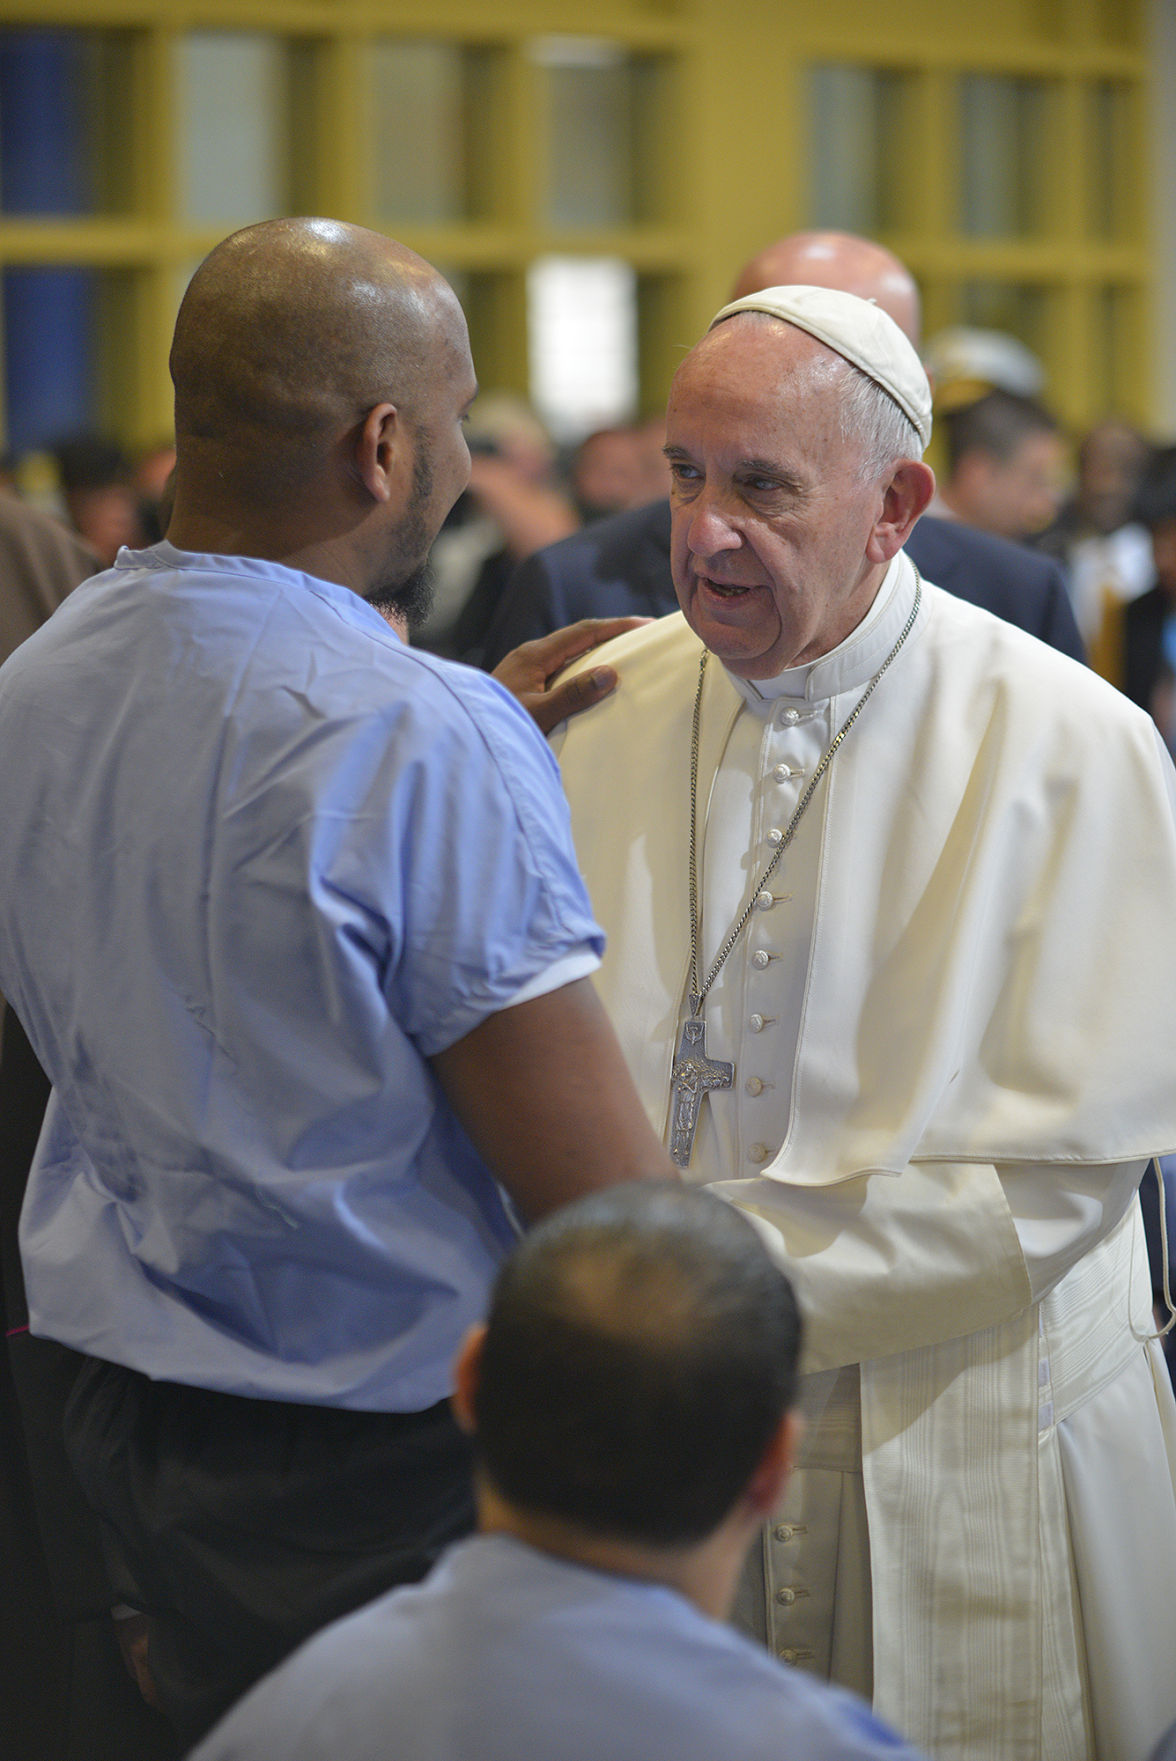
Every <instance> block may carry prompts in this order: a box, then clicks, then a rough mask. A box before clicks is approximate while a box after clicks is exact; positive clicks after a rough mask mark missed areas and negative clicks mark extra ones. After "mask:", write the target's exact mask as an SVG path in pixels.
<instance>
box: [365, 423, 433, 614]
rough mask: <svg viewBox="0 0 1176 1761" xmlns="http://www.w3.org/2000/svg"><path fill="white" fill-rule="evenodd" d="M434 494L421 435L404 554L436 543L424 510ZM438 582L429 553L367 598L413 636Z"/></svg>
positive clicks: (429, 462)
mask: <svg viewBox="0 0 1176 1761" xmlns="http://www.w3.org/2000/svg"><path fill="white" fill-rule="evenodd" d="M432 493H433V460H432V456H431V453H430V450H429V445H428V438H427V436H426V435H424V434H421V435H420V436H419V437H418V440H417V449H416V455H415V457H414V459H413V462H412V493H411V495H410V498H409V503H408V507H407V509H406V510H405V515H404V526H403V528H402V530H401V533H400V545H399V549H400V552H401V554H402V555H404V554H405V553H407V554H409V555H410V556H419V555H420V554H421V551H422V550H427V549H428V547H429V545H431V544H432V542H433V538H434V537H436V533H432V534H430V533H429V532H428V531H427V529H426V527H425V520H424V509H425V507H426V505H427V504H428V500H429V497H430V496H431V495H432ZM436 590H437V589H436V582H435V581H434V579H433V570H432V567H431V565H430V562H429V558H428V556H426V557H425V559H424V561H423V562H420V563H418V564H417V566H416V568H415V569H413V571H412V573H411V574H409V575H404V576H401V577H399V578H398V579H395V580H390V581H381V582H380V583H379V585H378V586H376V587H373V588H372V590H371V592H370V593H366V594H365V595H364V598H365V599H366V600H367V602H368V604H369V605H370V606H373V607H374V608H375V610H376V611H378V612H379V613H380V616H381V617H384V618H387V619H389V620H390V621H391V622H392V623H397V624H399V623H403V624H404V625H405V626H406V627H407V629H408V633H409V636H410V637H411V636H412V634H413V632H414V631H416V630H419V629H420V627H421V625H422V624H423V623H425V621H426V620H427V618H428V616H429V613H430V612H431V611H432V609H433V599H434V597H435V595H436Z"/></svg>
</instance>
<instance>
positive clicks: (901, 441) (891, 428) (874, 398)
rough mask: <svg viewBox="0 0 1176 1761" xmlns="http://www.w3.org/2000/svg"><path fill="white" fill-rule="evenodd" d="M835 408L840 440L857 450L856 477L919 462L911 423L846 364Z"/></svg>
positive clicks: (920, 448)
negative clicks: (905, 461) (908, 461)
mask: <svg viewBox="0 0 1176 1761" xmlns="http://www.w3.org/2000/svg"><path fill="white" fill-rule="evenodd" d="M845 369H846V370H845V372H844V374H843V375H842V384H841V400H840V408H839V412H838V413H839V416H840V424H841V438H842V439H843V440H844V441H846V442H856V444H857V445H858V447H859V448H860V450H861V459H860V461H859V464H858V478H859V480H860V481H861V482H865V481H866V480H867V479H868V478H871V477H880V476H882V474H883V473H884V472H885V471H886V470H888V469H889V467H890V466H891V465H895V464H897V463H898V461H899V460H900V459H921V458H922V456H923V444H922V442H921V440H920V439H919V436H918V432H917V430H916V428H915V425H914V423H913V422H912V421H911V420H910V418H909V416H907V415H906V414H905V413H904V412H903V411H902V410H900V409H899V407H898V405H897V404H896V403H895V401H894V399H893V398H892V397H891V396H890V394H889V392H886V391H883V389H882V387H881V386H880V385H877V384H875V382H874V380H872V379H870V378H869V377H868V376H867V375H866V374H865V373H863V372H861V371H860V369H859V368H857V367H855V366H853V365H852V363H851V362H849V361H846V363H845Z"/></svg>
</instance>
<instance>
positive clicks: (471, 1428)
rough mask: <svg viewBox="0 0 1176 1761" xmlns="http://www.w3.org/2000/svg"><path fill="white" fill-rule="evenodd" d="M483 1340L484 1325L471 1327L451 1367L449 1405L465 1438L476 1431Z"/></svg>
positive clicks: (484, 1333)
mask: <svg viewBox="0 0 1176 1761" xmlns="http://www.w3.org/2000/svg"><path fill="white" fill-rule="evenodd" d="M485 1339H486V1328H485V1324H484V1323H482V1322H479V1323H478V1325H477V1326H476V1327H471V1328H470V1330H469V1332H468V1333H467V1334H466V1336H465V1338H464V1339H463V1340H462V1342H461V1344H460V1346H459V1347H458V1352H457V1361H456V1363H455V1364H454V1366H453V1394H452V1396H451V1398H450V1405H451V1406H452V1408H453V1416H454V1418H455V1419H456V1420H457V1422H458V1424H459V1425H460V1426H461V1429H462V1430H463V1431H464V1432H465V1433H466V1436H467V1437H472V1436H473V1434H474V1432H475V1430H476V1429H477V1426H476V1425H475V1423H474V1407H475V1405H476V1403H477V1398H478V1379H479V1377H480V1375H481V1370H482V1346H483V1344H484V1342H485Z"/></svg>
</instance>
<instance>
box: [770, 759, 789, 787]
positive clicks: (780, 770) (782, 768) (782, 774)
mask: <svg viewBox="0 0 1176 1761" xmlns="http://www.w3.org/2000/svg"><path fill="white" fill-rule="evenodd" d="M772 775H773V776H774V777H775V779H776V781H777V782H778V783H786V782H787V781H788V779H789V777H790V776H791V775H792V766H791V765H790V764H778V765H776V767H775V769H774V770H773V771H772Z"/></svg>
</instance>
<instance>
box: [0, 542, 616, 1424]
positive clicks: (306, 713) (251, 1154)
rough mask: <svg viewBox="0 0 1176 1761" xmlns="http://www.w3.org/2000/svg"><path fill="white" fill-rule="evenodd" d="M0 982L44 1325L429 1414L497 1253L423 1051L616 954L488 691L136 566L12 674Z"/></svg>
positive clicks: (0, 741) (392, 648)
mask: <svg viewBox="0 0 1176 1761" xmlns="http://www.w3.org/2000/svg"><path fill="white" fill-rule="evenodd" d="M0 751H3V752H4V753H5V754H6V755H8V757H7V759H6V762H5V763H4V765H3V766H2V767H0V814H2V816H3V823H4V826H5V837H4V839H3V841H2V847H0V985H2V987H3V989H4V992H5V994H6V995H7V996H8V997H9V999H10V1000H11V1001H12V1002H13V1003H14V1005H15V1007H16V1008H17V1011H18V1013H19V1014H20V1016H21V1019H22V1021H23V1022H24V1024H25V1026H26V1028H27V1030H28V1032H29V1036H30V1038H31V1040H32V1043H33V1045H34V1048H35V1049H36V1051H37V1053H38V1056H39V1057H40V1058H41V1060H42V1062H43V1064H44V1065H45V1068H46V1070H47V1073H48V1075H49V1077H50V1079H51V1081H52V1082H53V1085H54V1091H55V1093H54V1099H53V1101H52V1102H51V1106H50V1114H49V1117H48V1119H47V1121H46V1127H45V1130H44V1132H43V1134H42V1141H41V1144H40V1146H39V1151H38V1156H37V1161H36V1164H35V1167H34V1171H33V1176H32V1180H31V1183H30V1189H29V1195H28V1200H27V1203H26V1208H25V1215H24V1218H23V1222H22V1250H23V1253H24V1256H25V1261H26V1272H27V1283H28V1292H29V1306H30V1315H31V1319H32V1325H33V1328H34V1331H36V1332H40V1333H44V1334H47V1335H49V1336H51V1337H53V1338H57V1339H60V1340H63V1341H64V1342H65V1343H67V1344H69V1345H72V1346H75V1347H77V1348H78V1349H80V1350H84V1351H87V1352H90V1353H92V1354H94V1355H97V1356H101V1357H106V1358H109V1359H111V1360H113V1361H115V1362H121V1363H128V1364H131V1365H133V1366H134V1367H135V1368H138V1369H141V1370H143V1371H145V1372H146V1373H147V1374H149V1375H152V1376H156V1377H162V1378H166V1379H169V1380H173V1381H190V1382H194V1383H197V1384H199V1385H201V1386H207V1387H216V1388H222V1389H225V1390H227V1391H229V1392H234V1393H241V1394H252V1395H262V1396H265V1397H268V1398H277V1399H292V1400H302V1401H313V1402H325V1403H328V1404H330V1403H338V1404H342V1405H349V1406H356V1407H370V1408H387V1409H391V1410H417V1409H420V1408H423V1407H425V1406H427V1405H430V1404H432V1403H433V1402H434V1401H436V1400H438V1399H441V1398H443V1397H444V1396H445V1394H447V1393H448V1391H449V1363H450V1359H451V1357H452V1353H453V1350H454V1348H455V1347H456V1344H457V1342H458V1340H459V1339H460V1336H461V1333H462V1331H463V1329H464V1327H465V1326H466V1325H467V1324H468V1323H469V1322H470V1321H471V1320H472V1319H475V1318H476V1317H477V1316H478V1314H479V1312H480V1310H481V1308H482V1306H483V1303H484V1299H485V1294H486V1290H487V1287H488V1283H489V1280H490V1277H491V1276H492V1273H493V1269H494V1267H495V1265H496V1263H497V1261H498V1260H499V1259H500V1257H501V1255H502V1253H503V1251H504V1249H505V1248H506V1247H507V1246H508V1245H509V1242H510V1240H511V1239H512V1236H513V1229H512V1224H511V1221H510V1218H509V1215H508V1212H507V1210H506V1208H505V1206H504V1204H503V1201H502V1198H501V1195H500V1193H499V1191H498V1188H497V1187H496V1185H495V1183H494V1181H493V1180H492V1178H491V1176H490V1174H489V1172H488V1170H487V1169H486V1168H485V1166H484V1165H483V1163H482V1162H481V1161H480V1159H479V1158H478V1156H477V1155H476V1154H475V1152H474V1150H473V1148H472V1146H471V1145H470V1143H469V1141H468V1139H467V1138H466V1137H465V1135H464V1133H463V1131H462V1129H461V1127H460V1126H459V1125H458V1123H457V1121H456V1119H455V1118H454V1116H453V1114H452V1112H451V1111H450V1109H449V1107H448V1106H447V1104H446V1103H445V1101H444V1099H443V1097H442V1095H441V1093H440V1090H439V1088H438V1086H437V1083H436V1079H435V1078H434V1076H433V1074H432V1071H431V1068H430V1066H429V1063H428V1059H429V1058H430V1057H431V1056H432V1055H433V1054H435V1053H436V1052H438V1051H441V1050H443V1049H445V1048H446V1047H448V1046H450V1045H452V1044H453V1043H454V1042H455V1041H456V1040H458V1039H460V1038H462V1037H463V1036H464V1035H465V1034H467V1033H469V1032H470V1031H471V1030H472V1029H473V1028H475V1027H477V1026H478V1024H479V1023H480V1022H482V1021H484V1020H485V1019H486V1018H487V1017H488V1016H489V1015H491V1014H493V1013H495V1012H496V1011H498V1010H499V1009H502V1008H503V1007H506V1006H509V1005H510V1004H511V1003H513V1002H516V1001H518V999H519V998H520V997H521V996H528V995H533V994H536V993H537V992H539V991H542V990H543V989H544V988H549V987H550V986H551V985H553V984H557V983H561V982H565V981H566V980H568V979H570V978H571V977H574V976H578V975H580V974H581V973H583V972H586V971H589V970H591V969H592V968H593V967H594V966H595V965H596V963H597V960H598V958H599V952H600V947H601V935H600V931H599V929H598V927H597V925H596V923H595V922H594V920H593V918H592V915H591V911H590V908H589V905H588V901H587V898H586V896H585V893H584V889H583V885H582V882H581V880H580V877H579V873H578V870H577V867H576V863H575V858H574V853H573V851H572V846H571V839H570V833H569V829H568V817H567V810H566V807H565V804H564V801H563V796H562V791H561V789H560V786H559V777H558V771H557V768H556V766H555V763H554V761H553V759H552V758H551V755H550V753H549V751H548V749H547V747H546V745H545V743H544V742H543V740H542V739H541V738H540V737H539V735H538V732H537V730H536V729H535V727H534V726H533V724H532V723H531V721H530V719H529V717H527V716H526V715H525V714H524V713H523V711H522V710H520V708H519V707H518V705H517V704H516V703H515V702H514V700H513V699H512V698H510V697H509V695H508V694H507V693H506V692H505V691H503V690H502V689H501V687H499V686H498V685H497V684H496V683H495V682H494V681H493V680H490V679H488V678H486V677H484V676H483V675H481V674H479V673H475V672H472V671H470V670H469V669H466V668H462V667H457V666H454V665H451V664H450V663H447V662H443V661H439V660H437V659H435V658H433V657H431V656H429V655H425V654H422V653H419V652H416V651H414V650H412V649H409V648H407V647H405V645H404V644H403V643H402V642H401V641H400V640H399V638H398V637H397V636H396V635H395V633H394V632H393V631H392V630H391V629H389V627H388V626H387V624H386V623H385V622H384V620H383V619H382V618H381V617H380V616H379V614H378V613H377V612H375V611H374V610H373V608H372V607H370V606H369V605H367V604H365V603H364V601H363V600H361V599H360V598H359V597H358V596H357V595H355V594H354V593H352V592H350V591H349V590H348V589H346V588H344V587H341V586H337V585H334V584H332V583H330V582H325V581H320V580H317V579H315V578H313V577H311V576H308V575H304V574H300V573H298V572H296V571H294V570H290V569H286V568H283V567H282V566H280V565H277V564H273V563H266V562H260V561H254V560H251V559H246V558H238V557H232V558H224V557H208V556H195V555H191V554H188V553H184V552H180V551H177V550H175V549H173V548H172V547H171V546H169V545H167V544H163V545H159V546H157V547H156V548H155V549H154V550H151V551H146V552H141V553H130V552H123V553H122V554H121V556H120V557H119V560H118V562H117V563H116V565H115V567H114V568H113V569H112V570H110V571H108V572H107V573H106V574H104V575H100V576H98V577H96V578H95V579H94V580H93V581H91V582H89V583H86V584H85V585H84V586H83V587H81V588H80V589H78V590H77V591H76V592H75V594H74V595H73V596H72V597H71V598H70V599H69V600H68V601H67V602H66V604H65V606H63V607H62V610H61V612H60V613H59V614H57V615H55V616H54V617H53V618H52V619H51V620H50V622H49V623H48V624H47V625H46V626H45V627H44V628H43V629H42V630H41V631H39V632H38V633H37V635H36V636H34V637H33V638H32V639H31V640H30V641H29V642H28V643H27V644H25V645H24V647H22V648H21V649H20V650H19V652H18V653H17V654H16V655H15V656H14V657H13V658H12V660H11V661H10V662H9V663H8V664H7V665H6V666H5V667H4V669H3V671H2V673H0Z"/></svg>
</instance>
